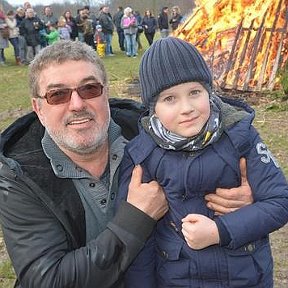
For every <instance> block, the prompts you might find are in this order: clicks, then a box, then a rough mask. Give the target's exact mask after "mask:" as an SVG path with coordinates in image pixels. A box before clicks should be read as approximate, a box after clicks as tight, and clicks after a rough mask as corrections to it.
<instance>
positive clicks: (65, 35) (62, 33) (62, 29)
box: [57, 16, 72, 40]
mask: <svg viewBox="0 0 288 288" xmlns="http://www.w3.org/2000/svg"><path fill="white" fill-rule="evenodd" d="M57 27H58V33H59V37H60V39H62V40H70V39H71V32H72V30H71V27H70V26H69V25H68V24H67V23H66V19H65V17H64V16H60V17H59V19H58V25H57Z"/></svg>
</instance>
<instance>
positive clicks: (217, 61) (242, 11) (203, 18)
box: [174, 0, 288, 91]
mask: <svg viewBox="0 0 288 288" xmlns="http://www.w3.org/2000/svg"><path fill="white" fill-rule="evenodd" d="M195 4H196V7H195V9H194V10H193V13H192V14H191V15H190V16H189V17H188V18H187V19H186V21H185V23H183V25H181V26H180V27H179V28H178V29H177V30H176V31H175V33H174V35H175V36H176V37H179V38H181V39H184V40H186V41H189V42H190V43H192V44H194V45H195V46H196V47H197V48H198V49H199V50H200V51H201V52H202V54H203V56H204V57H205V59H206V61H207V63H208V65H209V66H210V68H211V70H212V72H213V77H214V80H215V82H216V83H218V85H219V86H220V87H222V88H229V89H237V90H243V91H261V90H273V89H274V87H275V84H277V81H278V79H277V75H278V73H277V72H278V71H279V69H281V68H283V67H284V65H285V63H286V61H287V58H288V53H287V50H288V37H287V35H288V33H287V24H288V0H218V1H215V0H206V1H204V0H198V1H197V0H196V3H195Z"/></svg>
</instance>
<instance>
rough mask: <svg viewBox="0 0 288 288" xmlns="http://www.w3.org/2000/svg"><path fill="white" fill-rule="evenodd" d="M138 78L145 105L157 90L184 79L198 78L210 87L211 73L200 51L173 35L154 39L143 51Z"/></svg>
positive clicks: (209, 88) (206, 86)
mask: <svg viewBox="0 0 288 288" xmlns="http://www.w3.org/2000/svg"><path fill="white" fill-rule="evenodd" d="M139 76H140V77H139V78H140V79H139V80H140V88H141V98H142V101H143V103H144V104H145V106H146V107H150V106H151V102H152V103H153V102H155V101H156V99H157V96H158V95H159V93H160V92H161V91H163V90H165V89H168V88H170V87H172V86H175V85H178V84H181V83H186V82H193V81H195V82H201V83H203V84H204V87H205V88H206V89H207V88H208V90H210V91H211V89H212V75H211V72H210V70H209V68H208V66H207V64H206V62H205V60H204V59H203V57H202V56H201V54H200V53H199V51H198V50H197V49H196V48H195V47H194V46H193V45H192V44H190V43H188V42H186V41H184V40H181V39H179V38H175V37H167V38H161V39H159V40H157V41H155V42H154V43H153V44H152V45H151V46H150V47H149V49H147V50H146V52H145V53H144V54H143V56H142V59H141V63H140V70H139Z"/></svg>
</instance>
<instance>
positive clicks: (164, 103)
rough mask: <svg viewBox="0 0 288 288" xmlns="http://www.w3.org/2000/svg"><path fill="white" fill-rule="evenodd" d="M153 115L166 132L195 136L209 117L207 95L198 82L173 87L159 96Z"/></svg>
mask: <svg viewBox="0 0 288 288" xmlns="http://www.w3.org/2000/svg"><path fill="white" fill-rule="evenodd" d="M155 114H156V116H157V117H158V118H159V120H160V122H161V123H162V124H163V126H164V127H165V128H166V129H167V130H169V131H171V132H173V133H175V134H178V135H181V136H183V137H192V136H195V135H197V134H198V133H199V132H200V131H201V129H202V128H203V126H204V125H205V124H206V122H207V120H208V118H209V116H210V103H209V94H208V92H207V90H206V89H205V88H204V87H203V86H202V85H201V84H200V83H199V82H188V83H183V84H179V85H176V86H173V87H171V88H169V89H166V90H164V91H162V92H161V93H160V94H159V97H158V100H157V102H156V105H155Z"/></svg>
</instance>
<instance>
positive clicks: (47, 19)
mask: <svg viewBox="0 0 288 288" xmlns="http://www.w3.org/2000/svg"><path fill="white" fill-rule="evenodd" d="M41 20H42V21H43V23H44V25H45V26H46V27H48V25H49V24H53V25H57V24H58V19H57V17H56V16H54V15H53V12H52V8H51V6H49V5H48V6H45V7H44V11H43V17H42V19H41Z"/></svg>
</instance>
